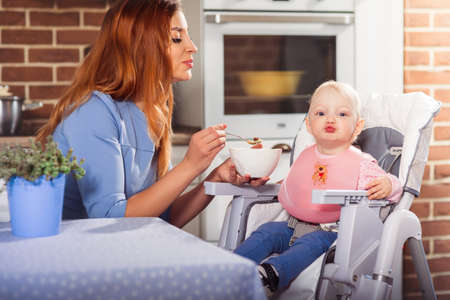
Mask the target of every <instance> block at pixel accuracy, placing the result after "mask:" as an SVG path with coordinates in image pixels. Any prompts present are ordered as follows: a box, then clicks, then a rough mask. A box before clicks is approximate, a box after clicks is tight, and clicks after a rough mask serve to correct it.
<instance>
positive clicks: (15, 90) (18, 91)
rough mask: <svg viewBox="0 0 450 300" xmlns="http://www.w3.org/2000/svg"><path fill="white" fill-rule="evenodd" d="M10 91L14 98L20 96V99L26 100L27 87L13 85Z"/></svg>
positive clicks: (10, 86)
mask: <svg viewBox="0 0 450 300" xmlns="http://www.w3.org/2000/svg"><path fill="white" fill-rule="evenodd" d="M9 91H10V92H11V93H12V94H13V95H14V96H19V97H22V98H25V86H23V85H11V84H9Z"/></svg>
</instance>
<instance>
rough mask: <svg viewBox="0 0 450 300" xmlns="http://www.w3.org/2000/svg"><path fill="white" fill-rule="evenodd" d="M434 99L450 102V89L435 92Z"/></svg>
mask: <svg viewBox="0 0 450 300" xmlns="http://www.w3.org/2000/svg"><path fill="white" fill-rule="evenodd" d="M434 97H435V98H436V99H437V100H439V101H444V102H450V89H449V90H444V89H442V90H435V91H434Z"/></svg>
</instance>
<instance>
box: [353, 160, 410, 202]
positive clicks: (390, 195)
mask: <svg viewBox="0 0 450 300" xmlns="http://www.w3.org/2000/svg"><path fill="white" fill-rule="evenodd" d="M358 188H359V189H364V190H367V193H368V197H369V199H370V200H373V199H384V198H386V199H387V200H389V201H393V202H397V201H398V200H399V199H400V196H401V192H402V187H401V185H400V181H399V180H398V178H397V177H396V176H394V175H392V174H388V173H386V172H385V171H384V170H383V169H382V168H380V166H378V164H377V163H376V161H369V160H364V161H362V162H361V168H360V176H359V182H358Z"/></svg>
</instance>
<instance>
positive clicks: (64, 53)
mask: <svg viewBox="0 0 450 300" xmlns="http://www.w3.org/2000/svg"><path fill="white" fill-rule="evenodd" d="M28 57H29V60H30V62H78V61H79V60H80V55H79V50H78V49H30V50H29V53H28Z"/></svg>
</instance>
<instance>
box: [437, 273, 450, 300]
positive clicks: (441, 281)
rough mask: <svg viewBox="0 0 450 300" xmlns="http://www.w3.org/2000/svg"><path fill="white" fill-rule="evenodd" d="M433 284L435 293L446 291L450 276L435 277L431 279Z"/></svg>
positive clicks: (449, 283)
mask: <svg viewBox="0 0 450 300" xmlns="http://www.w3.org/2000/svg"><path fill="white" fill-rule="evenodd" d="M433 283H434V288H435V290H436V291H439V290H447V289H448V287H449V286H450V275H437V276H435V277H434V278H433ZM439 299H441V298H439Z"/></svg>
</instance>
